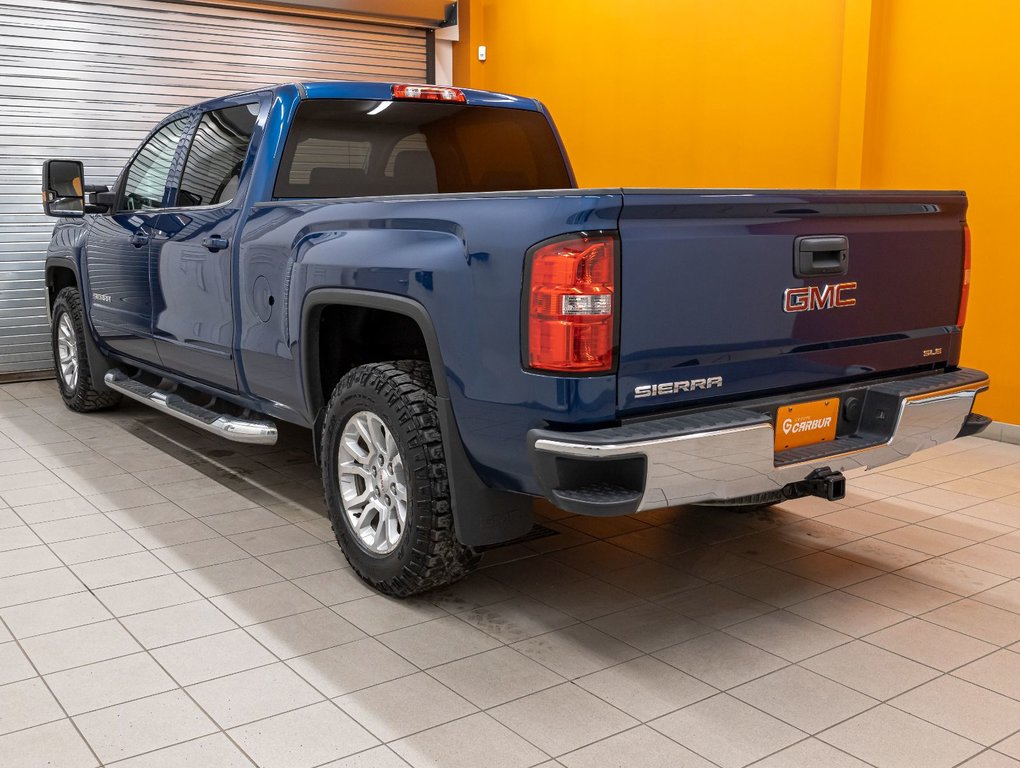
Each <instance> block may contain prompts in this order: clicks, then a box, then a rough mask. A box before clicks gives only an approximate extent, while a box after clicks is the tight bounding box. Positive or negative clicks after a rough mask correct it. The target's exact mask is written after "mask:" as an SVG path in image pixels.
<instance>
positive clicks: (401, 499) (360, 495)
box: [337, 411, 407, 555]
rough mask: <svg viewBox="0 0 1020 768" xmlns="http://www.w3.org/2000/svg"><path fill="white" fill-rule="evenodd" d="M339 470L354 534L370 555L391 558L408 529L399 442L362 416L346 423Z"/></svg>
mask: <svg viewBox="0 0 1020 768" xmlns="http://www.w3.org/2000/svg"><path fill="white" fill-rule="evenodd" d="M337 468H338V470H339V472H338V475H339V478H340V498H341V500H342V504H343V508H344V513H345V514H346V515H347V522H348V523H349V524H350V529H351V531H352V532H353V533H354V535H355V536H356V537H357V540H358V542H359V543H360V544H361V546H362V547H364V548H365V549H366V550H368V551H369V552H371V553H372V554H375V555H388V554H389V553H390V552H392V551H393V550H395V549H396V548H397V545H399V544H400V540H401V539H402V538H403V536H404V530H405V529H406V527H407V475H406V473H405V470H404V460H403V458H402V457H401V455H400V451H399V449H398V447H397V441H396V440H395V439H394V437H393V433H392V432H390V430H389V428H387V426H386V424H385V423H383V420H382V419H380V418H379V417H378V416H376V415H375V414H374V413H372V412H371V411H359V412H358V413H355V414H354V415H353V416H351V418H350V419H348V420H347V423H346V424H344V428H343V431H342V433H341V434H340V450H339V456H338V458H337Z"/></svg>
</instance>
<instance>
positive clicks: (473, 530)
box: [299, 288, 532, 547]
mask: <svg viewBox="0 0 1020 768" xmlns="http://www.w3.org/2000/svg"><path fill="white" fill-rule="evenodd" d="M328 306H352V307H367V308H371V309H381V310H385V311H388V312H394V313H397V314H401V315H404V316H406V317H409V318H410V319H411V320H413V321H414V322H415V323H416V324H417V325H418V328H419V329H420V330H421V334H422V337H423V338H424V339H425V346H426V348H427V349H428V353H429V365H430V366H431V368H432V377H433V380H434V381H435V386H436V408H437V409H438V411H439V420H440V424H441V427H442V434H443V450H444V452H445V454H446V467H447V477H448V479H449V483H450V496H451V499H452V501H453V521H454V527H455V529H456V534H457V538H458V539H459V540H460V542H461V543H463V544H467V545H468V546H473V547H477V546H483V545H487V544H496V543H499V542H503V541H509V540H511V539H515V538H517V537H519V536H523V535H524V534H525V533H527V532H528V531H529V530H531V526H532V513H531V497H529V496H524V495H523V494H517V493H510V492H507V491H500V490H496V489H494V488H490V487H489V486H487V485H486V484H485V483H484V482H482V480H481V479H480V478H479V477H478V473H477V472H476V471H475V468H474V465H473V464H472V463H471V459H470V458H469V457H468V455H467V451H466V450H465V448H464V442H463V440H462V439H461V435H460V429H459V427H458V426H457V420H456V417H455V416H454V413H453V406H452V404H451V402H450V391H449V388H448V384H447V378H446V368H445V366H444V365H443V357H442V352H441V350H440V346H439V337H438V336H437V335H436V330H435V327H434V326H433V324H432V318H431V317H430V315H429V313H428V311H427V310H426V309H425V307H424V306H422V305H421V304H419V303H418V302H417V301H414V300H413V299H409V298H407V297H405V296H395V295H393V294H385V293H377V292H373V291H361V290H353V289H349V288H320V289H316V290H313V291H310V292H309V293H308V294H307V295H306V296H305V300H304V304H303V305H302V308H301V344H300V346H301V351H300V355H299V359H300V361H301V379H302V386H303V388H304V396H305V402H306V403H307V407H308V409H309V412H310V414H311V415H312V416H313V419H312V424H313V432H314V445H315V452H316V460H317V461H321V460H322V457H320V456H319V455H318V453H319V445H320V439H321V436H322V427H323V420H324V413H325V410H324V406H325V401H326V398H327V397H328V396H329V394H330V393H326V392H321V391H320V390H321V387H320V385H319V383H318V382H319V377H318V368H319V340H318V332H317V331H316V330H315V324H316V323H317V321H318V318H319V316H320V314H321V311H322V309H323V308H324V307H328Z"/></svg>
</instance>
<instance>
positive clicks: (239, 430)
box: [103, 368, 277, 445]
mask: <svg viewBox="0 0 1020 768" xmlns="http://www.w3.org/2000/svg"><path fill="white" fill-rule="evenodd" d="M103 380H104V381H105V382H106V386H108V387H109V388H110V389H112V390H114V391H116V392H120V393H121V394H122V395H124V396H125V397H130V398H131V399H132V400H137V401H138V402H140V403H144V404H145V405H148V406H149V407H151V408H155V409H156V410H157V411H163V412H164V413H168V414H170V415H171V416H173V417H174V418H177V419H180V420H181V421H184V422H187V423H188V424H191V425H192V426H194V427H198V428H199V429H204V430H205V431H206V432H212V433H213V434H214V435H219V436H220V437H225V438H226V439H227V440H233V441H234V442H235V443H252V444H256V445H275V444H276V435H277V433H276V424H274V423H273V422H271V421H254V420H252V419H242V418H239V417H237V416H228V415H226V414H223V413H217V412H216V411H210V410H209V409H208V408H203V407H202V406H200V405H195V404H194V403H189V402H188V401H187V400H185V399H184V398H183V397H181V396H180V395H175V394H173V393H172V392H164V391H163V390H161V389H156V388H155V387H150V386H148V385H147V384H143V383H142V382H140V381H135V380H134V379H132V378H130V377H129V376H127V374H125V373H124V372H123V371H119V370H117V369H116V368H114V369H112V370H110V371H107V372H106V376H105V377H104V378H103Z"/></svg>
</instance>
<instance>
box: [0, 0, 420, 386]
mask: <svg viewBox="0 0 1020 768" xmlns="http://www.w3.org/2000/svg"><path fill="white" fill-rule="evenodd" d="M425 40H426V35H425V31H424V30H422V29H412V28H407V27H400V26H389V25H383V24H368V23H363V22H357V21H350V22H348V21H341V20H335V19H323V18H313V17H303V16H296V15H294V16H292V15H280V14H275V13H265V12H258V11H251V10H246V9H240V8H222V7H206V6H197V5H190V4H183V3H172V2H165V3H164V2H144V1H143V0H106V2H100V3H92V2H89V3H85V2H60V1H59V0H21V1H20V2H15V1H14V0H0V373H11V372H15V371H38V370H46V369H49V368H51V367H52V359H51V357H50V342H49V329H48V326H47V321H46V305H45V297H44V286H43V261H44V259H45V256H46V244H47V241H48V240H49V233H50V230H51V228H52V226H53V219H49V218H47V217H46V216H43V215H42V213H41V208H40V198H39V188H40V175H39V173H40V166H41V165H42V162H43V160H45V159H46V158H50V157H68V158H78V159H81V160H83V161H84V163H85V175H86V183H89V184H109V183H111V182H112V181H113V179H114V177H115V176H116V175H117V173H118V172H119V171H120V168H121V167H122V166H123V165H124V163H125V162H126V160H127V157H128V156H129V155H130V153H131V151H132V150H133V149H134V148H135V147H136V146H137V145H138V143H139V142H140V141H141V140H142V138H143V137H144V136H145V134H146V133H147V132H148V131H149V129H150V128H151V127H152V126H153V125H154V124H155V123H156V122H157V121H158V120H159V119H160V118H161V117H163V116H164V115H166V114H167V113H169V112H172V111H173V110H175V109H177V108H179V107H182V106H186V105H188V104H191V103H193V102H196V101H200V100H202V99H207V98H210V97H212V96H217V95H221V94H226V93H230V92H232V91H239V90H245V89H248V88H254V87H256V86H260V85H266V84H270V83H279V82H288V81H294V80H406V81H411V82H423V81H424V80H425V77H426V53H425V51H426V42H425Z"/></svg>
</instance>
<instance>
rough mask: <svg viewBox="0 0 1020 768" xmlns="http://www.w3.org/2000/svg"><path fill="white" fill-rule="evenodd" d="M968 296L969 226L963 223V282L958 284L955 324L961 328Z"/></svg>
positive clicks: (964, 319) (965, 314) (965, 313)
mask: <svg viewBox="0 0 1020 768" xmlns="http://www.w3.org/2000/svg"><path fill="white" fill-rule="evenodd" d="M969 298H970V227H968V226H967V225H966V224H964V225H963V283H962V284H961V285H960V311H959V312H958V313H957V315H956V324H957V325H958V326H959V327H960V328H963V324H964V322H965V321H966V320H967V300H968V299H969Z"/></svg>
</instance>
